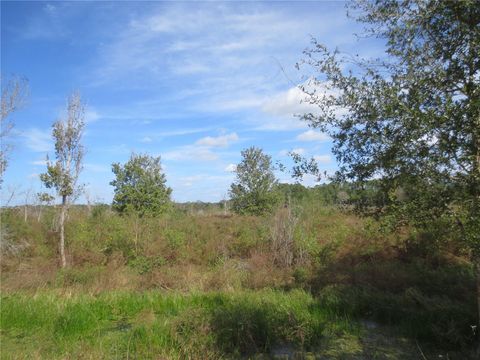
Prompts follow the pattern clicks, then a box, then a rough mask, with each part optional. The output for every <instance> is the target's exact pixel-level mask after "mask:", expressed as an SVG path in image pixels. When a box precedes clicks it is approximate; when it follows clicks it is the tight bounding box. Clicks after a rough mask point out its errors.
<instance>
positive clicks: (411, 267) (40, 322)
mask: <svg viewBox="0 0 480 360" xmlns="http://www.w3.org/2000/svg"><path fill="white" fill-rule="evenodd" d="M20 210H23V209H20ZM30 210H31V211H32V215H33V214H34V209H30ZM297 210H298V212H297V216H298V222H297V223H296V227H295V231H294V232H293V237H294V238H293V241H292V242H291V245H289V246H290V247H289V248H286V249H282V251H284V252H285V254H289V255H291V256H292V257H293V262H292V264H291V266H285V265H282V262H276V261H275V260H274V256H272V251H273V250H272V249H273V248H272V246H271V245H272V234H274V233H276V232H275V231H272V226H275V225H274V224H275V221H272V220H273V219H274V216H275V215H274V216H273V217H268V216H267V217H251V216H236V215H233V216H231V215H228V216H224V215H223V214H220V213H218V212H208V211H207V212H204V213H202V214H197V213H195V212H192V213H186V212H174V213H168V214H164V215H162V216H160V217H158V218H153V219H142V222H141V224H140V240H139V243H138V244H137V245H138V246H137V245H136V244H134V241H133V239H134V238H135V234H134V232H133V227H132V226H131V224H130V220H131V219H128V218H123V217H121V216H118V215H117V214H115V213H111V212H110V211H109V210H108V208H107V207H95V208H93V209H92V211H91V212H88V211H87V209H86V208H81V207H78V208H75V207H74V208H72V211H71V213H70V219H69V222H68V223H67V252H68V259H69V262H70V264H71V266H70V267H69V268H67V269H64V270H61V269H59V266H58V256H57V254H56V252H57V237H56V234H55V232H54V228H53V227H52V224H53V223H52V219H53V218H54V216H53V215H54V214H53V208H50V209H44V212H43V215H42V218H41V219H40V221H38V220H37V217H36V216H30V217H29V218H28V221H27V222H25V221H24V218H23V212H22V211H19V209H7V210H4V211H2V214H1V215H2V226H3V228H4V229H7V230H8V232H6V234H7V235H8V236H7V237H5V238H2V243H1V244H2V246H3V244H5V241H6V243H7V244H8V245H9V247H7V248H6V250H8V251H6V250H5V249H4V248H3V247H2V263H1V267H2V272H1V284H0V287H1V290H2V304H1V315H2V319H1V340H2V344H1V345H2V352H1V357H2V358H5V359H17V358H18V359H23V358H42V359H55V358H58V359H65V358H66V359H77V358H92V359H98V358H105V359H110V358H113V359H117V358H118V359H121V358H132V359H133V358H137V359H144V358H145V359H148V358H155V359H158V358H173V359H183V358H201V359H203V358H211V359H217V358H239V357H245V356H246V357H249V356H250V357H259V356H260V357H261V356H263V355H261V354H270V355H271V354H276V353H279V352H280V353H281V352H282V351H283V352H284V353H285V352H286V353H290V354H298V357H299V358H305V357H308V356H314V357H317V358H325V359H375V358H379V359H384V358H385V359H387V358H388V359H409V358H412V359H418V358H419V351H418V346H420V347H421V349H422V350H423V351H424V352H425V354H427V355H431V356H429V357H438V355H439V354H443V355H445V354H446V353H448V356H449V357H450V359H455V358H458V359H466V358H468V349H471V347H472V344H473V343H474V341H475V339H474V336H473V333H472V329H471V325H472V324H474V323H475V321H476V308H475V283H474V277H473V270H472V265H471V264H470V263H469V262H468V261H467V260H466V257H465V256H464V254H462V253H461V252H460V251H457V250H455V247H452V249H451V250H448V247H446V248H445V249H446V250H442V251H439V250H437V249H432V248H431V247H430V246H429V244H430V243H425V244H422V243H421V238H418V239H416V238H415V237H413V236H412V234H410V233H409V232H408V229H403V230H402V231H401V232H396V233H388V232H385V231H384V230H382V228H381V226H380V224H378V223H376V222H375V221H374V220H371V219H370V220H366V219H362V218H358V217H356V216H354V215H351V214H345V213H342V212H340V211H338V209H335V208H334V207H327V206H322V205H321V204H319V203H317V202H315V201H310V202H306V203H304V204H301V206H300V205H299V206H298V207H297V208H296V211H297ZM277 233H278V231H277ZM2 234H3V233H2ZM9 249H16V250H15V251H14V252H11V251H10V250H9ZM9 251H10V252H9ZM277 255H278V254H277ZM365 324H367V325H365ZM371 324H374V328H372V326H370V325H371ZM382 333H385V334H387V335H385V334H383V335H382ZM416 342H418V344H419V345H418V346H417V343H416ZM282 349H283V350H282ZM385 354H387V355H388V356H387V355H385ZM455 354H457V357H455Z"/></svg>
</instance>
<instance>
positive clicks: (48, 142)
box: [22, 128, 53, 152]
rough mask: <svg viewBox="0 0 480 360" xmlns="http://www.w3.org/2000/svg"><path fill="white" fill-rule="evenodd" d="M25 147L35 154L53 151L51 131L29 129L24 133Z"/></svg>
mask: <svg viewBox="0 0 480 360" xmlns="http://www.w3.org/2000/svg"><path fill="white" fill-rule="evenodd" d="M22 136H23V137H24V139H25V145H26V146H27V147H28V148H29V149H31V150H33V151H35V152H48V151H51V150H53V141H52V135H51V130H50V129H48V130H40V129H37V128H33V129H29V130H27V131H25V132H23V133H22Z"/></svg>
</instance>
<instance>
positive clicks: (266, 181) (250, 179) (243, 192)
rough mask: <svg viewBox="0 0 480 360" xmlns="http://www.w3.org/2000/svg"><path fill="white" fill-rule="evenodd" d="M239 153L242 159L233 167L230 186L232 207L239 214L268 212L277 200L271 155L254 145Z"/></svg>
mask: <svg viewBox="0 0 480 360" xmlns="http://www.w3.org/2000/svg"><path fill="white" fill-rule="evenodd" d="M241 154H242V158H243V159H242V161H241V162H240V164H238V165H237V167H236V169H235V173H236V179H235V182H234V183H233V184H232V185H231V187H230V197H231V199H232V208H233V210H234V211H235V212H236V213H239V214H250V215H262V214H264V213H268V212H270V211H272V210H273V208H274V206H275V204H276V203H277V201H278V195H277V194H276V192H275V186H276V185H277V180H276V179H275V175H274V173H273V165H272V160H271V157H270V156H268V155H266V154H264V153H263V151H262V149H259V148H256V147H250V148H248V149H245V150H243V151H242V152H241Z"/></svg>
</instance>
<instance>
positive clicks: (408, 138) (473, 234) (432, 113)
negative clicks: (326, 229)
mask: <svg viewBox="0 0 480 360" xmlns="http://www.w3.org/2000/svg"><path fill="white" fill-rule="evenodd" d="M351 9H353V10H354V11H360V15H359V17H358V19H359V20H360V21H361V22H363V23H364V24H365V25H366V32H367V34H370V35H373V36H375V37H378V38H381V39H385V40H386V50H385V51H386V56H385V57H384V58H379V59H375V60H365V59H362V58H360V57H358V56H357V57H352V56H351V55H348V54H343V53H341V52H340V51H338V50H333V51H332V50H329V49H328V48H327V47H325V46H324V45H322V44H320V43H319V42H317V41H316V40H313V47H311V48H310V49H308V50H306V51H305V58H304V60H303V61H302V62H301V63H300V64H299V67H302V68H303V69H304V68H305V66H309V68H310V69H312V70H313V75H312V76H311V77H310V79H309V81H307V83H305V84H304V85H303V86H302V89H303V90H304V91H305V93H306V94H307V98H308V99H307V100H308V101H309V102H311V103H313V104H316V105H318V111H317V112H314V113H313V112H312V113H308V114H304V115H303V119H304V120H306V121H307V122H308V123H309V124H310V125H312V126H313V127H316V128H319V129H321V130H322V131H324V132H326V133H328V134H329V135H330V136H331V137H332V138H333V140H334V148H333V152H334V154H335V155H336V157H337V160H338V162H339V164H340V169H339V172H338V174H337V176H338V178H339V179H342V180H347V181H351V182H354V183H355V184H357V185H358V186H359V187H360V188H361V187H363V186H365V184H367V183H368V182H369V181H371V180H372V179H377V180H378V181H377V183H378V186H380V187H381V188H382V189H383V191H384V192H385V193H386V194H388V195H389V196H388V199H387V200H388V201H387V202H384V201H382V203H381V210H382V212H385V211H387V210H392V213H395V215H397V218H398V219H399V220H405V219H409V220H410V221H413V222H415V223H417V225H425V224H426V223H428V222H429V221H430V220H431V219H432V218H438V217H448V218H449V219H450V220H451V221H452V222H453V223H455V224H459V226H457V228H458V230H459V231H461V232H462V233H463V234H462V236H463V239H464V240H466V242H467V243H468V245H469V246H471V247H472V248H474V250H475V251H477V252H478V251H480V238H479V236H480V231H477V230H478V229H480V224H479V221H480V220H479V218H480V216H479V214H480V212H479V209H480V87H479V82H480V57H479V56H478V54H479V53H480V6H478V1H468V0H466V1H439V0H429V1H410V0H398V1H391V0H388V1H387V0H385V1H375V2H371V1H358V2H356V3H354V4H353V6H352V7H351ZM399 189H401V193H402V196H401V197H399V196H398V194H399V191H398V190H399ZM368 205H369V206H370V205H371V204H368Z"/></svg>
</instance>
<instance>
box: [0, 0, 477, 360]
mask: <svg viewBox="0 0 480 360" xmlns="http://www.w3.org/2000/svg"><path fill="white" fill-rule="evenodd" d="M351 8H352V9H353V10H354V12H355V11H358V12H359V13H360V15H358V20H359V21H360V22H363V23H364V24H365V25H366V26H367V29H366V30H367V32H368V31H369V33H370V35H372V36H375V37H377V38H380V39H383V40H385V46H386V49H385V54H386V57H385V58H381V59H375V60H371V59H361V58H360V57H358V56H356V57H354V56H352V55H350V54H344V53H341V52H340V51H339V50H337V49H335V50H330V49H328V48H327V47H325V46H324V45H323V44H321V43H320V42H318V41H317V40H315V39H312V44H311V48H309V49H306V50H305V52H304V59H303V60H302V61H301V62H299V64H297V68H298V69H299V70H300V69H302V71H303V72H304V73H305V76H306V78H307V79H308V80H306V81H305V82H303V83H302V84H300V85H298V89H300V90H302V91H303V93H304V94H305V101H306V102H308V103H310V105H316V106H317V107H318V109H317V110H318V111H312V113H306V114H303V115H302V116H301V117H302V119H303V120H304V121H307V123H308V124H309V125H310V126H312V127H313V128H317V129H319V130H321V131H322V132H323V133H324V134H327V135H328V136H330V138H331V140H332V143H333V147H332V153H333V154H334V155H335V157H336V160H337V162H338V171H337V172H336V174H335V176H331V177H327V176H326V175H325V174H323V175H322V171H321V170H322V169H320V168H319V163H318V162H317V161H316V160H315V158H312V159H305V158H302V156H300V155H299V154H294V153H292V154H291V155H292V159H293V163H294V165H293V168H292V169H291V170H289V171H290V173H291V174H292V175H293V177H297V178H301V177H302V176H304V175H306V174H309V175H314V176H317V177H320V178H321V179H322V180H327V181H326V184H324V185H318V186H316V187H313V188H308V189H307V188H305V187H303V186H301V185H299V184H296V185H287V184H279V183H278V180H277V179H276V177H275V171H276V170H278V169H283V170H285V166H284V165H281V164H280V165H279V167H278V168H275V167H274V165H273V160H272V158H271V156H270V155H268V154H266V153H264V152H263V150H262V149H260V148H257V147H250V148H248V149H245V150H244V151H242V152H241V155H242V161H241V162H240V163H239V164H238V165H237V166H236V167H235V173H236V178H235V180H234V182H233V183H232V184H231V187H230V192H229V195H230V199H229V201H228V202H227V201H224V202H223V203H221V204H202V203H190V204H176V203H174V202H172V200H171V193H172V189H170V188H169V187H168V186H167V177H168V173H167V174H166V173H164V169H163V168H162V166H161V162H160V157H153V156H151V155H148V154H140V155H139V154H134V153H133V154H132V155H131V158H130V160H129V161H128V162H127V163H126V164H120V163H114V164H113V165H112V170H113V173H114V175H115V179H114V180H113V181H112V182H110V185H112V186H113V187H114V197H113V202H112V204H111V205H110V204H109V205H106V204H96V205H90V204H89V205H88V206H82V205H73V203H74V200H75V199H76V198H77V196H78V195H79V194H80V193H81V189H82V186H81V184H80V183H79V175H80V172H81V170H82V160H83V154H84V148H83V145H82V141H81V140H82V135H83V131H84V126H85V106H84V104H83V102H82V100H81V98H80V96H79V95H78V94H76V95H73V96H71V97H70V98H69V101H68V105H67V112H66V114H67V115H66V118H65V119H60V120H58V121H56V122H54V124H53V132H52V135H53V139H54V142H55V160H47V169H46V172H45V173H44V174H41V175H40V179H41V180H42V182H43V184H44V185H45V187H46V188H47V189H48V190H49V191H54V192H55V194H50V193H40V194H38V196H37V197H38V200H39V202H38V205H36V206H33V205H32V206H29V205H25V206H23V207H3V208H2V212H1V225H2V227H1V243H0V244H1V254H2V262H1V270H2V272H1V291H2V294H1V299H2V301H1V310H0V311H1V323H0V324H1V340H2V344H1V345H2V349H1V350H2V351H1V356H2V358H5V359H24V358H25V359H30V358H44V359H55V358H58V359H79V358H85V359H99V358H108V359H111V358H113V359H118V358H122V359H130V358H135V359H163V358H173V359H185V358H193V359H223V358H269V357H274V358H275V357H276V358H298V359H313V358H318V359H424V360H425V359H433V358H445V359H469V358H472V359H478V358H479V356H480V345H479V344H480V342H479V339H480V337H479V332H480V323H479V316H480V106H479V104H480V86H479V84H480V82H479V79H480V77H479V74H480V61H479V58H478V54H479V53H480V41H479V39H480V27H479V25H480V10H479V9H480V7H479V6H478V1H474V0H464V1H436V0H429V1H402V0H398V1H366V0H365V1H363V0H359V1H357V2H355V3H354V4H353V5H352V7H351ZM8 84H10V85H8V86H6V87H5V89H4V90H3V88H2V124H8V123H6V122H5V121H6V120H8V119H7V116H9V115H10V114H11V113H12V112H13V111H15V110H16V109H17V106H16V105H17V102H18V103H20V102H21V101H20V100H21V99H22V98H23V96H19V94H21V93H22V91H21V90H22V89H24V88H25V83H24V82H23V81H20V80H19V79H16V78H14V79H13V80H12V82H10V83H8ZM10 128H11V125H8V126H7V127H6V130H7V131H6V132H2V134H1V135H2V136H1V137H2V138H3V137H4V136H5V134H6V133H7V134H8V130H9V129H10ZM2 144H3V142H2ZM7 150H9V149H8V148H5V147H2V151H1V152H0V155H1V157H0V165H1V166H0V170H1V171H0V175H1V174H3V172H4V170H5V168H6V166H7V164H8V161H7V157H6V155H7V154H8V151H7ZM322 176H323V178H322ZM0 179H1V178H0ZM0 184H1V182H0ZM53 195H56V196H57V197H58V199H59V200H61V201H60V205H56V206H55V205H52V204H51V202H52V200H53V199H54V196H53ZM41 204H43V205H41Z"/></svg>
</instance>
